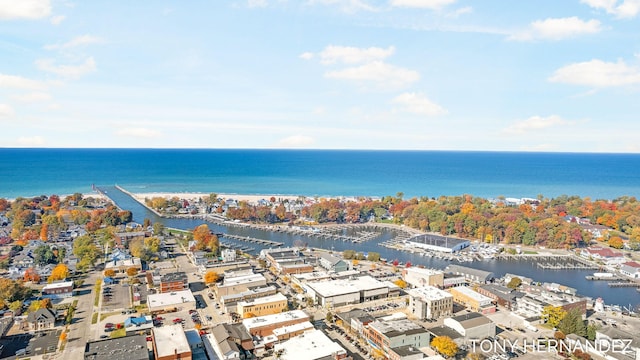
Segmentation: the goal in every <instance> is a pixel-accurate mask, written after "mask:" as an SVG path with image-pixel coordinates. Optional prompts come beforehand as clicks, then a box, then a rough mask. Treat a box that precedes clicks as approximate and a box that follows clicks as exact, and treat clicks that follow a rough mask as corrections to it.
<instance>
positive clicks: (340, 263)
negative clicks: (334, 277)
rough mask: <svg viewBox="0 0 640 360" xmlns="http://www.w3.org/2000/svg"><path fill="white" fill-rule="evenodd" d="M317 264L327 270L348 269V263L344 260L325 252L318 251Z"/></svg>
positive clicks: (338, 270) (339, 270)
mask: <svg viewBox="0 0 640 360" xmlns="http://www.w3.org/2000/svg"><path fill="white" fill-rule="evenodd" d="M318 265H320V266H321V267H323V268H324V269H325V270H327V271H333V272H341V271H347V270H349V263H347V262H346V261H345V260H343V259H341V258H339V257H337V256H334V255H331V254H327V253H320V255H319V256H318Z"/></svg>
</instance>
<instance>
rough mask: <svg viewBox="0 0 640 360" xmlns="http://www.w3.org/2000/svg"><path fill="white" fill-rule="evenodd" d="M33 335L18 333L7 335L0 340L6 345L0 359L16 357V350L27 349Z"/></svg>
mask: <svg viewBox="0 0 640 360" xmlns="http://www.w3.org/2000/svg"><path fill="white" fill-rule="evenodd" d="M32 337H33V335H31V334H18V335H9V336H6V337H4V338H3V339H2V341H0V344H2V345H4V348H3V350H2V353H1V354H0V359H15V358H16V356H15V353H16V351H18V350H20V349H25V348H26V347H27V345H29V340H30V339H31V338H32Z"/></svg>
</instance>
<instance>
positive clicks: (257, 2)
mask: <svg viewBox="0 0 640 360" xmlns="http://www.w3.org/2000/svg"><path fill="white" fill-rule="evenodd" d="M267 5H269V3H268V2H267V0H247V6H248V7H250V8H263V7H267Z"/></svg>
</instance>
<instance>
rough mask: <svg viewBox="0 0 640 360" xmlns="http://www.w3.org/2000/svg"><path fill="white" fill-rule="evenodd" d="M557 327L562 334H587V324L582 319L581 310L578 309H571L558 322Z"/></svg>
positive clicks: (584, 335) (583, 335)
mask: <svg viewBox="0 0 640 360" xmlns="http://www.w3.org/2000/svg"><path fill="white" fill-rule="evenodd" d="M558 329H559V330H560V331H562V332H563V333H564V334H566V335H568V334H576V335H578V336H582V337H586V336H587V326H586V325H585V322H584V320H582V312H581V311H580V309H577V308H576V309H571V310H570V311H569V312H567V313H566V314H565V316H564V317H563V318H562V320H560V322H559V323H558Z"/></svg>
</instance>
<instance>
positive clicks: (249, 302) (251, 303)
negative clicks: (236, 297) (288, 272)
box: [238, 293, 287, 306]
mask: <svg viewBox="0 0 640 360" xmlns="http://www.w3.org/2000/svg"><path fill="white" fill-rule="evenodd" d="M276 301H287V297H286V296H284V295H282V293H276V294H275V295H268V296H263V297H259V298H255V299H249V300H245V301H239V302H238V306H254V305H260V304H269V303H272V302H276Z"/></svg>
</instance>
